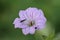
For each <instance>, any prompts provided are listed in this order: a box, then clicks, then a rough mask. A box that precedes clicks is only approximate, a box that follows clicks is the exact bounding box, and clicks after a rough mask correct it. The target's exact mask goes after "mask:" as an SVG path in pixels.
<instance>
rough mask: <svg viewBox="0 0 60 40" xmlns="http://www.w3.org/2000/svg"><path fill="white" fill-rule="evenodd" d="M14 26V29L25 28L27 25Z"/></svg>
mask: <svg viewBox="0 0 60 40" xmlns="http://www.w3.org/2000/svg"><path fill="white" fill-rule="evenodd" d="M14 25H15V28H26V27H27V25H23V24H22V23H17V24H14Z"/></svg>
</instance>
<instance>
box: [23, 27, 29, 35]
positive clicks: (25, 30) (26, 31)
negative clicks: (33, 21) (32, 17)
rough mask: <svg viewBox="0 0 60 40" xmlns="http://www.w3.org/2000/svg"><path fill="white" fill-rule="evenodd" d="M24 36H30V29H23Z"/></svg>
mask: <svg viewBox="0 0 60 40" xmlns="http://www.w3.org/2000/svg"><path fill="white" fill-rule="evenodd" d="M22 32H23V34H24V35H27V34H29V27H27V28H24V29H22Z"/></svg>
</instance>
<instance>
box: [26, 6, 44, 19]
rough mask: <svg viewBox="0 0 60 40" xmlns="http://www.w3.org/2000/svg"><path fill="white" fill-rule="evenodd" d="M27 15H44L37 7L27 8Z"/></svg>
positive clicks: (36, 16) (30, 16) (35, 16)
mask: <svg viewBox="0 0 60 40" xmlns="http://www.w3.org/2000/svg"><path fill="white" fill-rule="evenodd" d="M26 11H27V15H28V17H29V18H30V19H37V18H39V17H40V16H41V15H44V14H43V12H42V10H41V9H37V8H31V7H30V8H28V9H27V10H26Z"/></svg>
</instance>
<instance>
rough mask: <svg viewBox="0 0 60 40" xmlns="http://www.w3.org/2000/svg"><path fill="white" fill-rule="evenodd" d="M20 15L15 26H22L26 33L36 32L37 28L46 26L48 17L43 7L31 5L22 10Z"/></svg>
mask: <svg viewBox="0 0 60 40" xmlns="http://www.w3.org/2000/svg"><path fill="white" fill-rule="evenodd" d="M19 17H20V18H16V19H15V20H14V22H13V24H14V26H15V28H22V32H23V34H24V35H27V34H34V33H35V30H39V29H40V30H41V29H43V28H44V27H45V23H46V18H45V16H44V14H43V12H42V10H41V9H37V8H32V7H29V8H27V9H26V10H20V12H19Z"/></svg>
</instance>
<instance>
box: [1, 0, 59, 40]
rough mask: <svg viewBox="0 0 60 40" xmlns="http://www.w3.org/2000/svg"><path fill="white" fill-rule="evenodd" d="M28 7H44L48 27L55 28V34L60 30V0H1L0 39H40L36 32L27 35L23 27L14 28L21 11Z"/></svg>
mask: <svg viewBox="0 0 60 40" xmlns="http://www.w3.org/2000/svg"><path fill="white" fill-rule="evenodd" d="M28 7H36V8H38V9H42V10H43V12H44V15H45V17H46V18H47V22H48V23H49V25H48V23H47V25H48V27H52V29H53V28H54V29H55V35H56V34H57V33H59V32H60V0H0V40H40V37H39V36H36V35H37V34H36V33H35V34H34V35H27V36H25V35H23V34H22V31H21V29H15V28H14V25H13V21H14V19H15V18H16V17H19V16H18V13H19V11H20V10H25V9H26V8H28ZM50 25H51V26H50Z"/></svg>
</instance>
